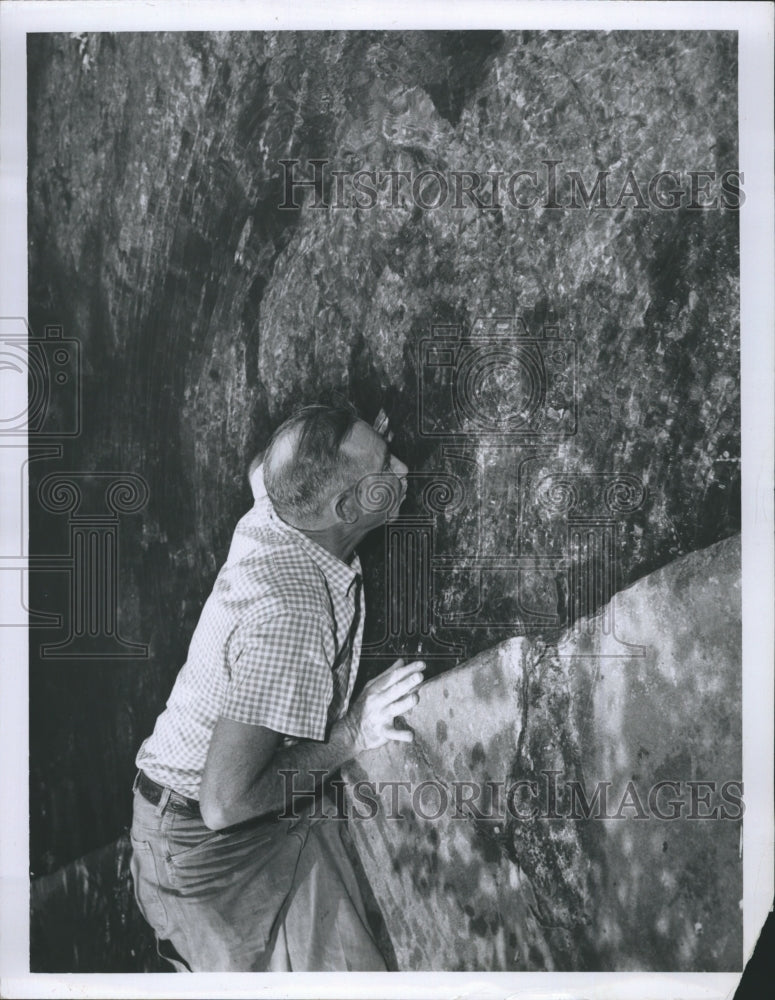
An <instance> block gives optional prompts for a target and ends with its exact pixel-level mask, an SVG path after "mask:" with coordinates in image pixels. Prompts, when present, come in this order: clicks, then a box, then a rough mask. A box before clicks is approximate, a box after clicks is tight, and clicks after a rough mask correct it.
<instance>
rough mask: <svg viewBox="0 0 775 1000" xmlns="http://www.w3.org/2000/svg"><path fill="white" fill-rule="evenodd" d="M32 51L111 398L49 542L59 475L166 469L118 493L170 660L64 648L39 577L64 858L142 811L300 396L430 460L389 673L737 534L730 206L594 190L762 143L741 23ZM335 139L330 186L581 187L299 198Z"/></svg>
mask: <svg viewBox="0 0 775 1000" xmlns="http://www.w3.org/2000/svg"><path fill="white" fill-rule="evenodd" d="M28 66H29V80H28V100H29V129H28V137H29V240H30V247H29V265H30V267H29V275H30V285H29V298H30V321H31V324H32V327H33V330H34V332H35V334H36V335H38V336H42V335H43V331H44V328H45V326H46V324H58V325H61V327H62V330H63V333H64V335H65V336H66V337H69V338H72V339H75V340H76V341H77V342H78V344H79V345H80V349H81V351H80V353H81V362H82V365H81V374H80V383H79V385H80V388H81V390H82V398H81V412H82V418H83V419H82V421H81V427H80V433H79V434H78V435H77V436H74V437H72V438H67V439H65V440H63V442H62V446H63V452H62V456H61V458H59V459H57V460H53V459H51V458H46V457H39V458H36V459H35V460H33V461H32V462H31V464H30V483H31V487H30V495H31V497H32V505H31V508H32V509H31V512H30V517H31V543H30V545H31V551H32V552H33V553H34V554H37V555H40V556H42V557H44V561H45V557H48V556H50V555H52V554H55V555H56V556H57V557H59V556H60V555H62V554H64V553H66V552H67V551H68V545H69V537H70V536H69V532H70V528H71V527H72V525H71V524H70V522H69V521H68V517H67V516H66V515H65V513H63V512H62V510H61V509H58V510H57V509H55V510H53V511H52V509H51V507H50V506H49V507H47V508H46V507H44V505H43V503H42V502H39V501H38V499H37V498H38V492H37V491H38V487H39V486H41V484H42V483H43V482H44V480H45V479H46V477H47V476H49V475H50V474H52V473H56V474H59V473H62V474H65V476H71V477H72V476H73V475H76V474H77V475H78V476H80V477H82V478H84V477H85V478H88V476H89V475H92V476H93V474H94V473H105V474H108V473H111V474H112V473H115V472H116V471H117V470H118V471H119V472H120V473H122V474H124V473H130V474H131V475H133V476H136V477H139V481H140V482H141V484H144V487H143V489H144V490H145V491H146V493H147V501H146V502H145V503H144V505H143V504H139V506H138V509H136V510H135V512H134V513H132V512H128V511H127V510H124V511H123V512H122V513H121V514H120V516H117V519H116V523H117V525H118V527H117V531H118V533H119V542H120V545H119V549H118V552H119V555H120V559H119V561H118V563H117V570H116V572H117V578H118V580H117V593H118V603H117V606H116V609H115V613H116V616H117V619H118V633H119V635H120V636H121V637H122V638H123V639H124V640H126V642H134V643H138V644H142V645H144V646H145V647H147V651H146V653H145V654H141V653H139V652H137V649H136V647H134V652H133V648H130V647H122V648H123V652H124V654H126V655H127V656H128V657H129V658H128V659H116V658H115V657H114V655H113V653H114V652H115V650H114V649H112V648H103V647H102V646H100V644H99V642H98V641H97V640H94V641H92V640H89V637H88V636H86V638H85V640H84V641H87V642H90V643H91V646H90V647H89V648H88V649H86V650H84V649H83V648H79V653H78V655H71V656H70V658H69V659H67V658H65V659H56V660H52V659H50V658H48V657H46V656H45V655H43V654H42V653H41V647H42V646H45V645H46V644H50V643H57V642H62V641H65V640H66V639H67V628H68V627H71V626H72V621H70V620H69V617H68V608H69V606H70V605H69V601H70V599H71V597H72V594H70V593H69V591H68V588H69V587H70V582H69V578H68V577H67V574H66V573H62V572H61V566H60V567H59V568H54V569H52V570H51V571H50V572H43V571H41V572H36V573H34V574H33V575H32V579H31V582H30V604H31V607H32V608H33V610H38V611H41V610H42V611H49V612H55V613H59V614H62V615H64V619H65V621H64V626H63V628H62V629H60V630H57V629H56V628H51V627H48V628H42V627H41V628H37V629H35V630H34V631H33V634H32V642H31V696H30V720H31V809H32V816H31V844H32V848H31V866H32V870H33V872H34V873H35V874H36V875H39V874H41V873H47V872H53V871H55V870H56V869H57V868H58V867H59V866H60V865H62V864H64V863H65V862H68V861H71V860H72V859H75V858H78V857H80V856H81V855H83V854H84V853H86V852H87V851H90V850H92V849H94V848H97V847H98V846H100V845H102V844H105V843H108V842H109V841H112V840H115V838H116V837H117V836H118V835H119V834H120V832H121V830H122V828H123V826H124V825H125V824H126V822H127V820H128V813H129V805H130V796H129V787H130V784H131V780H132V759H133V756H134V753H135V751H136V749H137V746H138V745H139V743H140V741H141V740H142V739H143V738H144V737H145V736H146V735H147V733H148V732H149V731H150V729H151V727H152V725H153V721H154V718H155V716H156V714H157V713H158V711H159V710H160V709H161V707H162V705H163V703H164V700H165V698H166V696H167V693H168V692H169V689H170V687H171V684H172V681H173V678H174V675H175V673H176V671H177V670H178V669H179V667H180V665H181V663H182V662H183V659H184V657H185V651H186V647H187V643H188V640H189V637H190V634H191V631H192V629H193V627H194V625H195V622H196V619H197V616H198V614H199V611H200V609H201V607H202V604H203V602H204V600H205V598H206V596H207V593H208V591H209V588H210V586H211V583H212V580H213V578H214V575H215V572H216V570H217V567H218V565H219V563H220V562H221V561H222V559H223V557H224V556H225V551H226V546H227V543H228V538H229V534H230V532H231V530H232V528H233V525H234V523H235V522H236V520H237V518H238V517H239V516H240V514H241V513H242V512H243V511H244V509H245V508H246V507H247V505H248V503H249V494H248V491H247V486H246V483H245V479H244V468H245V465H246V463H247V461H248V459H249V458H250V456H251V453H252V451H253V450H254V449H255V448H257V447H258V446H259V445H261V444H262V442H263V441H264V439H265V437H266V434H267V433H268V431H269V429H270V428H271V427H272V426H273V424H274V423H275V422H276V421H278V420H279V419H281V418H282V417H283V416H284V415H285V414H286V413H287V412H288V410H289V409H290V408H291V407H293V406H294V405H296V404H297V403H298V402H300V401H302V400H309V399H311V398H314V397H316V396H318V395H319V394H320V393H321V392H322V391H323V390H327V389H332V388H333V389H336V390H339V391H341V392H343V393H344V394H346V395H348V396H350V397H351V398H353V399H354V401H355V402H356V403H357V404H358V405H359V406H361V408H362V410H363V413H364V415H365V416H366V417H367V418H372V417H373V416H374V415H375V413H376V411H377V409H378V408H379V407H380V406H385V407H386V408H387V409H388V411H389V413H390V416H391V420H392V423H393V425H394V427H395V430H396V440H395V447H396V450H397V452H398V453H399V455H400V456H401V457H402V458H404V459H405V460H406V461H407V462H408V463H409V464H410V466H411V467H412V469H413V470H414V471H415V476H414V479H413V482H412V489H411V495H410V497H409V499H408V501H407V505H406V508H405V509H406V520H405V521H404V522H403V524H402V526H400V527H399V528H397V529H396V532H394V533H393V534H392V535H390V534H386V535H380V536H378V537H375V538H374V539H373V540H372V541H371V542H370V543H369V545H367V546H365V547H364V552H363V559H364V565H365V568H366V585H367V600H368V604H369V608H370V612H369V615H368V620H367V634H366V641H367V646H366V649H365V658H364V665H363V676H364V677H365V676H368V675H369V673H370V672H373V671H374V670H376V669H378V668H379V667H381V666H382V665H384V663H385V661H386V660H388V661H389V660H391V659H392V658H393V657H395V656H397V655H399V654H400V653H402V652H408V653H414V652H415V651H416V650H417V648H418V647H419V646H420V645H421V646H422V650H423V655H424V656H426V658H427V659H428V660H429V663H430V672H431V673H441V672H443V671H444V670H447V669H448V668H450V667H452V666H454V665H455V664H456V663H458V662H460V661H462V660H463V659H465V658H466V657H470V656H472V655H474V654H476V653H477V652H478V651H479V650H483V649H487V648H489V647H491V646H492V645H493V644H495V643H496V642H498V641H500V640H502V639H504V638H506V637H509V636H514V635H525V636H528V637H530V638H538V637H542V638H543V639H544V640H547V641H550V640H552V639H553V638H556V636H557V635H559V634H560V632H561V631H562V630H563V629H564V628H565V627H567V625H568V624H569V623H570V622H572V621H573V620H575V619H577V618H579V617H583V616H584V615H587V614H589V613H590V612H592V611H594V609H595V608H597V607H600V606H603V605H604V604H605V603H606V601H607V600H608V599H609V597H610V596H611V594H612V593H613V592H614V591H616V590H617V589H619V588H621V587H622V586H626V585H627V584H629V583H631V582H632V581H633V580H636V579H638V578H639V577H641V576H643V575H644V574H645V573H647V572H649V571H652V570H654V569H656V568H657V567H659V566H662V565H664V564H665V563H668V562H670V561H671V560H672V559H674V558H676V557H677V556H679V555H680V554H682V553H685V552H688V551H692V550H694V549H697V548H701V547H702V546H705V545H708V544H710V543H712V542H714V541H717V540H718V539H721V538H724V537H726V536H728V535H730V534H732V533H734V532H735V531H737V530H739V466H738V457H739V448H738V444H739V402H738V318H737V311H738V297H737V296H738V293H737V275H738V266H737V231H738V229H737V215H736V213H735V212H734V211H733V210H730V209H727V208H724V207H723V206H717V208H715V209H708V210H697V209H690V208H688V207H687V206H686V204H684V207H683V208H680V209H676V210H662V209H659V208H657V207H655V206H654V205H653V204H652V203H651V201H648V203H647V204H646V206H645V207H643V206H641V205H640V204H639V202H638V198H637V197H636V196H635V195H631V196H629V197H625V198H624V199H623V200H621V201H619V204H618V207H615V208H614V207H612V208H611V209H606V208H602V209H598V208H590V209H585V208H576V209H574V208H571V207H567V206H569V204H570V200H571V196H570V193H569V190H568V183H569V182H568V179H567V173H568V172H570V171H576V172H578V173H579V174H580V176H582V177H583V179H584V181H585V183H586V185H587V187H590V185H591V183H592V181H593V180H594V178H595V176H596V173H597V171H600V170H602V171H610V185H609V186H610V190H611V198H610V200H611V203H612V204H616V203H617V200H618V195H619V192H620V189H621V188H622V185H623V184H624V182H625V179H626V176H627V171H628V170H630V169H631V170H633V172H634V174H635V175H636V176H637V178H638V179H639V180H640V181H641V183H642V184H643V185H644V188H645V185H647V183H648V178H649V177H650V176H651V175H652V174H653V173H654V172H655V171H658V170H673V171H676V172H678V173H680V175H681V177H682V179H683V183H684V184H686V183H687V182H688V181H687V177H688V174H687V172H688V171H690V170H705V169H707V170H711V171H716V172H717V173H718V174H720V173H721V172H723V171H726V170H730V169H732V170H733V169H735V168H736V167H737V122H736V79H737V59H736V49H735V40H734V35H733V34H732V33H707V32H685V33H664V32H663V33H653V32H634V33H617V32H614V33H583V32H554V33H540V32H538V33H537V32H513V33H508V32H506V33H504V32H475V33H451V32H419V33H389V32H388V33H373V32H351V33H335V32H333V33H332V32H320V33H317V32H315V33H278V34H271V33H270V34H256V33H253V34H251V33H234V34H223V33H217V34H206V35H204V34H191V33H180V34H163V33H147V34H131V33H128V34H123V33H121V34H110V33H105V34H83V35H79V36H72V35H42V34H41V35H31V36H29V41H28ZM314 158H319V159H325V160H326V161H327V163H326V164H325V170H326V178H325V184H324V190H323V196H324V199H323V200H324V201H326V203H327V204H328V205H329V206H332V204H333V202H334V200H335V199H336V187H335V182H334V180H333V175H332V173H331V171H333V170H337V169H338V170H344V171H347V170H356V169H359V168H363V169H366V170H383V171H414V172H415V174H417V173H418V172H420V171H423V170H425V171H428V170H436V171H438V172H439V173H440V174H441V175H443V176H444V177H446V176H447V175H449V176H450V177H451V176H452V172H453V171H473V172H477V171H478V172H479V173H480V174H486V173H487V172H488V171H502V172H504V175H505V176H508V175H510V174H512V173H513V172H514V171H516V170H518V169H524V170H535V171H537V172H538V174H539V175H540V176H541V177H544V175H545V172H546V170H547V169H548V168H547V167H546V162H545V161H549V160H556V161H560V162H559V165H558V167H557V171H558V177H559V178H560V180H561V183H560V187H559V188H558V191H557V194H558V204H561V205H563V206H566V207H562V208H551V207H549V208H542V207H541V205H537V206H535V207H534V208H533V209H530V210H520V209H518V208H515V207H514V206H513V205H511V204H510V203H509V202H508V199H503V205H502V207H500V208H493V209H488V208H487V206H486V204H484V207H480V206H478V205H477V204H476V203H475V202H471V201H469V200H468V199H466V198H464V199H462V201H461V206H460V207H459V208H458V207H455V202H454V197H453V194H452V193H451V194H450V196H449V198H448V199H447V200H446V202H445V203H444V204H443V205H440V206H439V207H438V208H437V209H428V210H423V209H422V208H420V207H418V205H417V203H416V199H415V198H414V197H413V195H412V194H411V192H410V196H409V197H408V198H407V197H406V194H405V193H404V194H403V195H402V196H401V197H400V198H398V199H397V201H396V204H395V205H393V204H392V203H389V202H388V203H385V200H384V199H383V200H381V201H380V202H379V203H378V204H377V205H375V207H373V208H371V209H356V208H352V207H350V208H344V209H337V208H334V207H329V208H315V199H314V197H313V196H312V195H313V192H307V197H306V198H304V197H302V196H300V197H299V199H298V204H299V207H298V208H297V209H289V208H281V207H280V206H281V205H282V204H283V203H284V202H285V201H286V190H285V186H284V172H283V167H282V165H281V162H280V161H282V160H297V161H298V163H297V165H296V166H295V167H293V169H294V170H295V171H297V174H296V176H297V177H299V176H303V177H310V176H312V174H311V169H312V168H311V167H310V166H309V161H310V160H311V159H314ZM428 176H429V178H430V179H429V180H428V184H429V185H430V187H429V188H428V190H427V191H425V189H424V188H423V189H422V191H419V197H420V199H421V200H422V199H424V200H425V202H426V203H428V202H432V201H433V199H434V191H433V179H432V175H428ZM504 183H505V182H504ZM423 191H425V193H424V194H423ZM521 191H522V189H521V188H520V192H521ZM520 196H522V195H521V194H520ZM347 198H348V199H349V198H351V192H350V191H349V190H348V192H347ZM482 199H483V203H484V202H486V201H487V195H486V192H483V194H482ZM504 316H505V317H506V319H505V320H502V321H501V320H499V319H498V317H504ZM482 317H484V322H483V325H482V326H481V327H480V328H477V325H476V323H477V318H482ZM477 330H478V332H477ZM471 333H473V334H475V336H478V337H479V338H480V339H479V340H478V341H476V342H475V343H470V342H468V341H467V340H466V338H467V337H468V335H469V334H471ZM434 335H435V336H436V338H437V343H436V345H435V348H434V347H433V345H431V354H430V355H429V354H428V353H427V352H426V347H427V345H424V343H423V342H424V341H426V340H428V339H429V338H433V337H434ZM450 340H452V341H454V342H455V343H457V345H458V348H459V347H460V345H461V343H462V344H463V345H464V347H465V351H464V353H462V354H460V353H458V354H457V355H456V357H457V361H456V362H455V365H453V368H456V371H457V374H456V375H455V374H454V372H453V373H451V372H450V370H449V369H444V368H443V366H440V365H439V363H438V362H439V360H440V358H441V357H442V355H440V354H439V353H438V349H439V347H440V344H439V342H440V341H450ZM504 341H505V342H506V347H505V348H503V342H504ZM483 344H486V345H488V346H486V348H485V349H484V351H483V352H482V350H481V348H482V345H483ZM441 349H442V352H443V350H447V347H444V345H443V344H441ZM503 350H505V354H504V353H503ZM434 352H435V353H434ZM480 362H481V364H480ZM463 375H466V378H468V379H469V380H468V381H466V379H465V378H463ZM453 376H454V377H455V378H456V377H459V378H460V380H462V381H461V385H462V384H463V383H464V384H465V385H466V386H467V388H466V389H465V390H464V389H462V388H456V389H453V388H451V385H452V383H450V379H451V378H452V379H453V383H454V385H455V386H457V384H458V383H457V382H454V378H453ZM52 412H53V416H54V418H56V417H57V412H56V409H54V410H53V411H52ZM142 491H143V490H142V489H141V490H140V492H142ZM95 511H96V513H97V514H99V513H104V512H103V511H102V510H101V508H99V505H97V507H96V508H94V510H92V508H89V510H88V511H86V515H87V519H88V516H92V515H94V516H96V514H95ZM82 513H83V511H82ZM590 520H591V521H593V522H595V523H596V524H598V526H600V525H601V524H602V528H601V529H600V531H597V533H595V532H594V531H593V532H592V533H591V534H590V531H589V530H588V525H587V527H584V525H585V523H586V522H588V521H590ZM100 530H102V529H100ZM391 545H392V546H394V548H393V549H391ZM402 546H403V548H402ZM391 551H395V552H397V553H398V554H397V555H396V557H395V560H397V561H395V560H394V563H393V564H392V565H393V566H394V568H395V569H396V573H397V576H395V577H393V576H391V575H390V573H387V572H386V570H385V567H386V564H387V563H389V561H390V552H391ZM418 552H419V553H421V557H420V556H417V555H416V553H418ZM401 553H404V555H401ZM413 553H415V555H413ZM423 553H425V554H424V555H422V554H423ZM412 559H414V562H412ZM393 579H397V580H399V581H400V583H399V585H397V587H393V585H392V584H391V580H393ZM410 592H411V593H412V594H413V595H414V597H413V598H412V599H411V601H409V603H408V605H407V604H406V603H402V602H403V601H404V597H405V595H406V594H408V593H410ZM407 600H408V599H407ZM98 638H99V637H98ZM84 652H85V653H86V654H88V655H82V654H84Z"/></svg>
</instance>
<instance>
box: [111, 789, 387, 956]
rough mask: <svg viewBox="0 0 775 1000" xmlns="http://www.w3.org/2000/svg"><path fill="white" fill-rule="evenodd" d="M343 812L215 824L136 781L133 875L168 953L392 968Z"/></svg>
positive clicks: (147, 916)
mask: <svg viewBox="0 0 775 1000" xmlns="http://www.w3.org/2000/svg"><path fill="white" fill-rule="evenodd" d="M341 823H342V821H341V820H337V819H333V818H329V819H313V818H311V817H310V816H309V814H303V815H302V817H301V818H300V819H294V820H292V821H290V820H288V821H284V820H275V819H271V820H263V821H256V822H255V823H250V824H244V825H242V826H240V827H238V828H232V829H229V830H222V831H213V830H210V829H209V828H208V827H206V826H205V824H204V823H203V822H202V820H201V819H200V818H199V816H197V815H195V814H194V813H193V812H192V811H191V810H190V809H187V808H186V807H185V806H184V805H183V803H182V800H181V799H180V797H179V796H176V795H175V793H174V792H171V793H170V792H169V790H168V789H165V792H164V794H163V795H162V798H161V801H160V802H159V804H158V805H152V804H151V803H150V802H148V801H147V800H146V799H145V798H143V796H142V795H141V794H140V792H139V791H137V790H135V793H134V815H133V821H132V829H131V831H130V836H131V841H132V861H131V869H132V877H133V879H134V885H135V895H136V897H137V902H138V905H139V907H140V910H141V912H142V914H143V916H144V917H145V919H146V920H147V921H148V923H149V924H150V925H151V927H152V928H153V929H154V931H155V933H156V937H157V941H158V944H159V954H160V955H162V957H164V958H166V959H167V960H168V961H170V962H171V963H172V965H173V966H174V967H175V968H176V969H177V970H178V971H180V972H182V971H192V972H262V971H296V970H304V971H313V970H314V971H324V970H325V971H342V970H359V971H383V970H384V969H385V964H384V961H383V959H382V956H381V954H380V952H379V950H378V949H377V946H376V944H375V943H374V939H373V937H372V934H371V931H370V929H369V926H368V922H367V919H366V914H365V909H364V905H363V900H362V897H361V893H360V890H359V887H358V883H357V879H356V877H355V873H354V872H353V869H352V865H351V864H350V860H349V858H348V856H347V854H346V851H345V848H344V844H343V843H342V840H341ZM170 945H171V946H172V947H171V948H170Z"/></svg>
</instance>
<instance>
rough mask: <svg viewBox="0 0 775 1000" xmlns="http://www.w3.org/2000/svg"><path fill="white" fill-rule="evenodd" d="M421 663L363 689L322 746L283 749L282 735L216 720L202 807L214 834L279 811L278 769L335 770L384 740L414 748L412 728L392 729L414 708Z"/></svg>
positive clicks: (281, 785) (282, 788)
mask: <svg viewBox="0 0 775 1000" xmlns="http://www.w3.org/2000/svg"><path fill="white" fill-rule="evenodd" d="M424 667H425V665H424V664H422V663H409V664H405V663H404V661H403V660H398V661H396V663H395V664H394V665H393V666H392V667H391V668H390V669H389V670H386V671H385V672H384V673H383V674H380V675H379V676H378V677H375V678H374V679H373V680H372V681H369V683H368V684H366V686H365V687H364V689H363V691H362V693H361V695H360V697H359V698H358V699H357V700H356V701H355V702H354V703H353V704H352V705H351V707H350V710H349V712H348V713H347V715H345V716H344V718H342V719H339V720H338V721H337V722H335V723H334V724H333V726H332V727H331V733H330V736H329V738H328V740H327V741H326V742H325V743H315V742H313V741H305V742H303V743H297V744H296V745H295V746H291V747H281V746H280V742H281V740H282V734H280V733H276V732H274V731H273V730H271V729H267V728H266V727H264V726H255V725H250V724H248V723H244V722H235V721H234V720H232V719H227V718H224V717H221V718H219V719H218V721H217V723H216V725H215V729H214V731H213V735H212V739H211V741H210V749H209V751H208V754H207V761H206V763H205V769H204V774H203V775H202V784H201V787H200V791H199V805H200V809H201V811H202V819H203V820H204V822H205V823H206V825H207V826H209V827H210V829H212V830H221V829H223V828H225V827H227V826H233V825H234V824H235V823H241V822H243V821H245V820H248V819H253V818H254V817H257V816H261V815H264V814H265V813H272V812H279V811H280V810H281V809H282V808H283V806H284V805H285V792H286V784H285V781H284V779H283V776H282V774H281V773H280V772H281V771H283V770H288V771H298V772H299V773H301V774H304V773H308V772H310V771H313V770H317V771H329V772H330V771H335V770H336V769H337V768H338V767H340V766H341V765H342V764H344V763H345V761H348V760H351V759H352V758H353V757H356V756H357V755H358V754H360V753H362V752H363V751H364V750H371V749H374V748H376V747H379V746H382V745H383V744H384V743H387V741H388V740H399V741H403V742H411V740H412V739H413V735H412V732H411V730H407V729H397V728H396V727H395V717H396V716H397V715H402V714H403V713H405V712H408V711H409V710H410V709H411V708H412V707H413V706H414V705H416V704H417V701H418V699H419V696H418V694H417V689H418V688H419V686H420V684H421V683H422V671H423V670H424Z"/></svg>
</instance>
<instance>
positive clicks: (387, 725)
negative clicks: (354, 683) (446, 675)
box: [342, 660, 425, 755]
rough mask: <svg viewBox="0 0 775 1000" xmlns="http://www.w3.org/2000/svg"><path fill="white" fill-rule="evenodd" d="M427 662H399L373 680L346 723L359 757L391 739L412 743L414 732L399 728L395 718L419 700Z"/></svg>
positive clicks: (352, 709)
mask: <svg viewBox="0 0 775 1000" xmlns="http://www.w3.org/2000/svg"><path fill="white" fill-rule="evenodd" d="M423 670H425V664H424V663H419V662H418V663H404V661H403V660H396V662H395V663H394V664H393V666H392V667H390V669H388V670H386V671H385V672H384V673H382V674H380V675H379V676H378V677H375V678H374V679H373V680H370V681H369V682H368V684H366V686H365V687H364V689H363V691H362V692H361V694H360V696H359V697H358V699H357V700H356V701H355V702H354V703H353V704H352V705H351V706H350V711H349V712H348V713H347V715H346V716H345V717H344V719H343V720H342V721H343V722H345V723H346V724H347V726H348V729H349V730H350V733H351V735H352V740H353V749H354V752H355V754H356V755H357V754H359V753H362V752H363V751H364V750H374V749H375V748H376V747H381V746H383V745H384V744H385V743H387V741H388V740H399V741H401V742H403V743H411V742H412V740H413V739H414V734H413V733H412V731H411V730H410V729H397V728H396V725H395V718H396V716H397V715H403V714H404V712H408V711H409V710H410V709H411V708H414V706H415V705H416V704H417V702H418V701H419V696H418V694H417V689H418V688H419V687H420V685H421V684H422V682H423V673H422V672H423Z"/></svg>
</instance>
